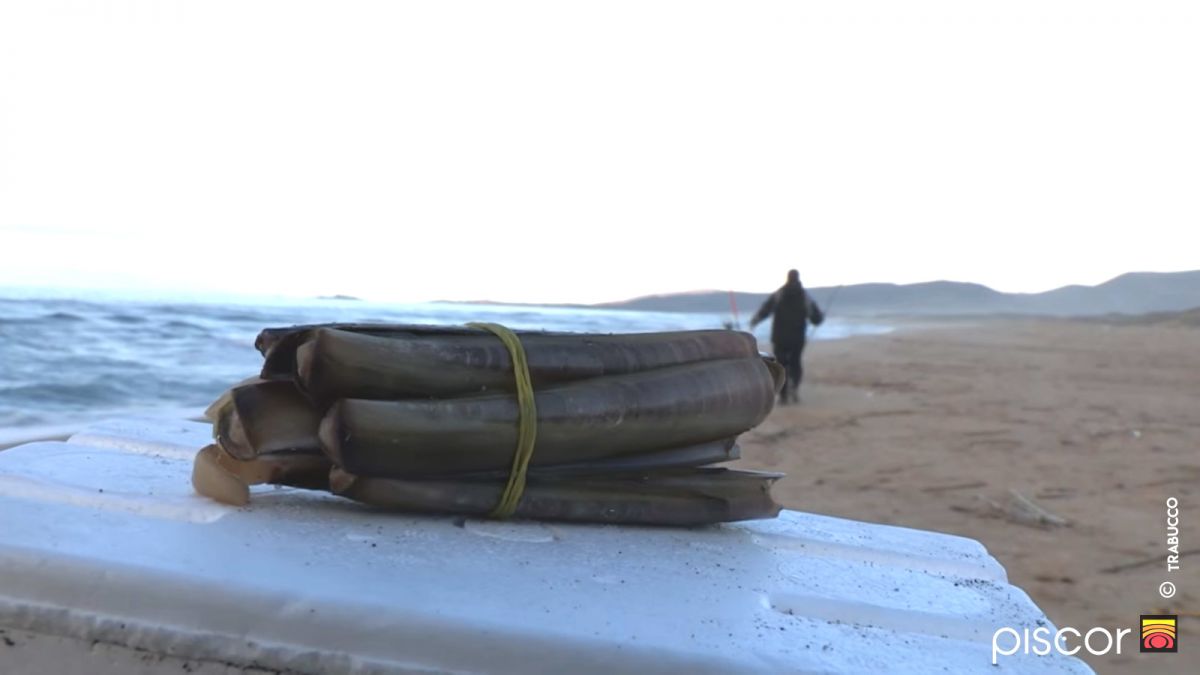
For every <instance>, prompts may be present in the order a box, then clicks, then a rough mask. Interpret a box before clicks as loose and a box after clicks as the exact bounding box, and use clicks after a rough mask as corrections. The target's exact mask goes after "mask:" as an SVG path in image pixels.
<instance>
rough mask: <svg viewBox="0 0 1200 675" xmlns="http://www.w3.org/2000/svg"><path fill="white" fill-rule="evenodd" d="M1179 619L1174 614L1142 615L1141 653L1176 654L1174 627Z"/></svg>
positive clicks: (1177, 635)
mask: <svg viewBox="0 0 1200 675" xmlns="http://www.w3.org/2000/svg"><path fill="white" fill-rule="evenodd" d="M1178 623H1179V617H1178V616H1177V615H1174V614H1143V615H1142V651H1143V652H1177V651H1179V643H1178V642H1176V640H1177V639H1178V637H1179V634H1178V632H1177V631H1176V629H1175V626H1176V625H1177V624H1178Z"/></svg>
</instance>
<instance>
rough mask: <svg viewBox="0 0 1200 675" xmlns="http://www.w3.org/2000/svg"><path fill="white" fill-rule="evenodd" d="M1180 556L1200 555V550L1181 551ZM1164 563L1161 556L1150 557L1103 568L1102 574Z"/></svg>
mask: <svg viewBox="0 0 1200 675" xmlns="http://www.w3.org/2000/svg"><path fill="white" fill-rule="evenodd" d="M1179 555H1180V557H1183V556H1191V555H1200V548H1193V549H1190V550H1187V551H1181V552H1180V553H1179ZM1162 561H1163V557H1162V556H1161V555H1154V556H1150V557H1148V558H1139V559H1138V560H1134V561H1132V562H1127V563H1122V564H1120V565H1113V566H1111V567H1105V568H1102V569H1101V570H1100V572H1101V573H1103V574H1117V573H1118V572H1124V571H1126V570H1134V569H1137V568H1139V567H1146V566H1148V565H1154V564H1159V565H1161V564H1162Z"/></svg>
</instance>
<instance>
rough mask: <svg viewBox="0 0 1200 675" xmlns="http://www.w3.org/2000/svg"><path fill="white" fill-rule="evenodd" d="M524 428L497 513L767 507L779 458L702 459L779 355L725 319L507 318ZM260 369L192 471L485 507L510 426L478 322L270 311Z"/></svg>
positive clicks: (506, 397) (227, 407) (769, 375)
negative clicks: (601, 325) (520, 465)
mask: <svg viewBox="0 0 1200 675" xmlns="http://www.w3.org/2000/svg"><path fill="white" fill-rule="evenodd" d="M517 337H518V338H519V340H520V344H521V347H522V348H523V349H524V353H525V358H526V361H527V364H528V373H529V381H530V382H531V383H532V389H533V399H534V401H535V402H536V410H537V414H536V443H535V445H534V446H533V451H532V455H530V457H529V459H528V468H527V472H526V474H525V482H524V489H523V491H522V492H521V493H520V500H519V502H518V503H517V505H516V508H515V511H514V512H513V513H512V517H514V518H519V519H536V520H561V521H575V522H593V523H622V524H646V525H703V524H710V523H718V522H728V521H737V520H747V519H754V518H771V517H774V516H775V515H777V514H778V512H779V505H778V504H777V503H776V502H775V501H774V500H773V499H772V497H771V494H770V487H771V484H772V483H774V482H775V481H776V480H777V479H779V478H780V477H781V474H774V473H761V472H752V471H739V470H732V469H726V468H720V467H717V466H714V465H716V464H719V463H721V462H726V461H729V460H733V459H737V458H738V456H739V450H738V446H737V443H736V440H737V437H738V435H739V434H741V433H743V432H745V431H747V430H749V429H751V428H753V427H754V426H756V425H758V424H759V423H760V422H762V420H763V419H764V418H765V417H766V416H767V414H768V413H770V411H771V408H772V406H773V405H774V401H775V396H776V394H777V392H778V391H779V389H780V388H781V387H782V385H783V380H784V375H783V370H782V368H781V367H780V366H779V365H778V364H777V363H775V362H774V361H773V360H771V359H770V358H768V357H764V356H762V355H760V354H759V352H758V345H757V342H756V340H755V338H754V337H753V336H752V335H750V334H748V333H741V332H735V331H728V330H704V331H680V332H664V333H638V334H612V335H608V334H583V333H545V332H521V331H518V332H517ZM255 346H256V347H257V349H258V351H259V352H260V353H261V354H262V355H263V359H264V361H263V368H262V372H261V373H260V375H259V376H258V377H255V378H252V379H249V380H246V381H245V382H242V383H240V384H238V385H236V386H234V387H233V388H231V389H230V390H229V391H227V392H225V393H224V394H222V396H221V397H220V398H219V399H217V400H216V401H215V402H214V403H213V404H212V405H211V406H210V407H209V409H208V411H207V413H206V415H207V417H208V418H209V420H211V421H212V423H213V438H214V442H213V443H212V444H211V445H209V446H207V447H205V448H204V449H202V450H201V451H200V452H199V454H198V455H197V457H196V462H195V465H194V470H193V477H192V482H193V485H194V486H195V487H196V489H197V491H199V492H200V493H201V494H204V495H206V496H208V497H211V498H213V499H217V500H219V501H222V502H225V503H228V504H235V505H244V504H246V503H248V502H249V500H250V495H251V490H250V486H252V485H257V484H274V485H284V486H292V487H298V488H306V489H312V490H324V491H328V492H331V493H333V494H336V495H340V496H342V497H347V498H349V499H353V500H355V501H358V502H362V503H364V504H367V505H370V506H372V507H377V508H379V509H386V510H397V511H405V512H412V513H434V514H458V515H464V516H486V515H488V514H489V513H492V511H493V509H494V507H495V506H496V504H497V502H498V500H500V499H501V497H502V494H503V493H504V490H505V486H506V483H507V482H508V480H509V475H510V473H511V472H512V471H513V468H512V467H513V458H514V452H515V451H516V448H517V442H518V427H519V423H520V415H521V413H520V410H521V409H520V407H519V405H518V399H517V393H516V382H517V379H516V377H514V366H513V358H512V356H511V354H510V351H509V349H508V348H507V347H506V346H505V344H504V343H503V342H502V341H501V340H500V339H498V338H497V336H496V335H494V334H492V333H491V332H488V331H487V330H483V329H479V328H468V327H441V326H408V325H387V324H322V325H311V326H294V327H290V328H268V329H266V330H263V331H262V332H261V333H260V334H259V336H258V339H257V340H256V342H255Z"/></svg>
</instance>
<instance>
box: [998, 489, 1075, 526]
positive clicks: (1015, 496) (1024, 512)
mask: <svg viewBox="0 0 1200 675" xmlns="http://www.w3.org/2000/svg"><path fill="white" fill-rule="evenodd" d="M983 500H984V502H986V503H987V504H988V505H989V506H990V507H991V508H992V510H994V511H996V512H998V513H1000V514H1001V515H1003V516H1004V517H1006V518H1008V519H1009V520H1011V521H1013V522H1015V523H1020V524H1022V525H1030V526H1033V527H1065V526H1067V525H1069V524H1070V523H1069V522H1068V521H1067V520H1066V519H1065V518H1061V517H1059V516H1056V515H1055V514H1053V513H1051V512H1049V511H1047V510H1046V509H1045V508H1043V507H1041V506H1039V505H1038V504H1037V503H1035V502H1034V501H1033V500H1032V499H1030V498H1029V497H1026V496H1025V495H1023V494H1021V493H1020V492H1017V491H1016V490H1013V489H1010V490H1009V491H1008V500H1007V501H1006V502H1005V503H1004V504H1000V503H997V502H995V501H993V500H991V499H987V498H983Z"/></svg>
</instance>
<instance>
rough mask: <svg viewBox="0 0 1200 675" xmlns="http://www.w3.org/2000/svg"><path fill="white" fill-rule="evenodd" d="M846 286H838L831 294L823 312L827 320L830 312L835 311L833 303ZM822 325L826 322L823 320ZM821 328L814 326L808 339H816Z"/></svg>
mask: <svg viewBox="0 0 1200 675" xmlns="http://www.w3.org/2000/svg"><path fill="white" fill-rule="evenodd" d="M845 285H846V284H840V285H838V287H837V288H835V289H833V292H832V293H830V294H829V301H828V302H826V303H825V309H824V310H823V311H822V314H823V315H824V316H825V318H828V317H829V312H830V310H832V309H833V301H834V300H836V299H837V295H838V292H839V291H841V290H842V286H845ZM821 323H822V324H823V323H825V321H824V320H822V321H821ZM820 327H821V326H820V325H819V324H818V325H816V326H813V327H812V330H811V331H809V333H808V337H810V338H815V337H816V336H817V329H818V328H820Z"/></svg>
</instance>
